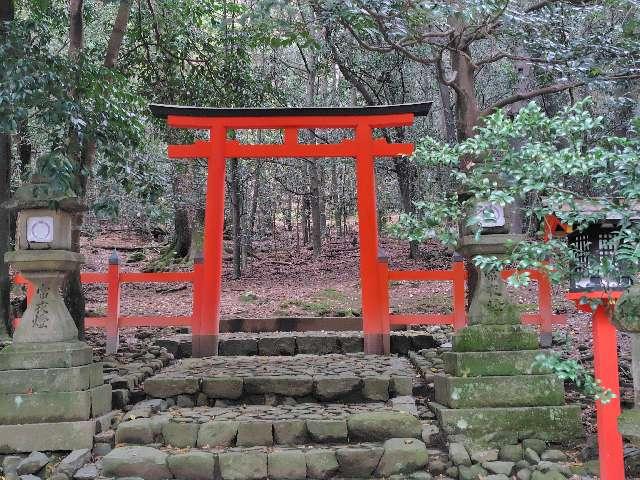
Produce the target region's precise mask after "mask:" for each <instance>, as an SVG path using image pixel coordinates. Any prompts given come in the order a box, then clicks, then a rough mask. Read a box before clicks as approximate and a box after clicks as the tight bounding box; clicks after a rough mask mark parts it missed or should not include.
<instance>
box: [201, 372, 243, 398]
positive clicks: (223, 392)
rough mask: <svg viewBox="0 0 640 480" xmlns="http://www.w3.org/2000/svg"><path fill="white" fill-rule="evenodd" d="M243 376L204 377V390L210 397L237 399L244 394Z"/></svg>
mask: <svg viewBox="0 0 640 480" xmlns="http://www.w3.org/2000/svg"><path fill="white" fill-rule="evenodd" d="M242 390H243V380H242V378H241V377H212V378H203V379H202V391H203V392H204V393H205V395H207V397H209V398H226V399H237V398H240V397H241V396H242Z"/></svg>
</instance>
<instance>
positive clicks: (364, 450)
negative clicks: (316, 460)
mask: <svg viewBox="0 0 640 480" xmlns="http://www.w3.org/2000/svg"><path fill="white" fill-rule="evenodd" d="M383 452H384V450H383V449H382V448H380V447H365V446H362V447H347V448H339V449H338V450H336V459H337V460H338V464H339V465H340V470H339V472H340V474H341V475H344V476H346V477H360V478H371V476H372V474H373V471H374V470H375V469H376V467H377V466H378V463H379V462H380V458H381V457H382V454H383Z"/></svg>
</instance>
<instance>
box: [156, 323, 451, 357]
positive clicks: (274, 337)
mask: <svg viewBox="0 0 640 480" xmlns="http://www.w3.org/2000/svg"><path fill="white" fill-rule="evenodd" d="M444 341H446V334H445V333H444V331H443V330H442V329H440V330H437V331H435V332H433V333H432V332H427V331H420V330H403V331H396V332H391V334H390V345H391V353H394V354H400V355H406V354H407V353H408V352H409V351H410V350H415V351H417V350H421V349H425V348H432V347H435V346H437V345H439V344H440V343H443V342H444ZM155 343H156V345H158V346H160V347H164V348H166V349H167V351H168V352H169V353H171V354H173V355H174V356H175V357H176V358H186V357H190V356H191V335H190V334H188V333H178V334H173V335H169V336H165V337H162V338H159V339H157V340H156V342H155ZM363 349H364V337H363V335H362V332H361V331H318V332H313V331H311V332H266V333H250V332H239V333H221V334H220V339H219V354H220V355H223V356H229V355H234V356H238V355H239V356H248V355H269V356H283V355H297V354H301V355H326V354H331V353H359V352H362V351H363Z"/></svg>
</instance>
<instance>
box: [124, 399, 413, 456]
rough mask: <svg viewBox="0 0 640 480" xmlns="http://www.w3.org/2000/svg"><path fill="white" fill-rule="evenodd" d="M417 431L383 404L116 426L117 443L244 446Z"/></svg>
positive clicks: (217, 410) (166, 416) (215, 412)
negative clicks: (160, 442)
mask: <svg viewBox="0 0 640 480" xmlns="http://www.w3.org/2000/svg"><path fill="white" fill-rule="evenodd" d="M133 411H135V407H134V409H133ZM125 418H126V417H125ZM154 431H155V432H157V433H155V434H154ZM159 432H161V433H162V437H160V436H159ZM421 432H422V425H421V422H420V421H419V420H418V419H417V418H416V417H415V416H413V415H411V414H409V413H407V412H405V411H402V410H396V409H393V408H392V407H389V406H386V405H385V404H382V403H365V404H318V403H307V404H296V405H280V406H277V407H270V406H263V405H241V406H240V405H239V406H235V407H225V408H221V407H194V408H170V409H169V410H167V411H164V412H161V413H158V414H156V415H154V414H151V415H150V417H142V418H141V417H138V418H134V419H131V420H125V421H122V422H121V423H120V424H119V425H118V428H117V430H116V442H117V443H128V444H136V445H144V444H150V443H154V442H158V441H162V442H163V444H165V445H171V446H173V447H179V446H182V447H194V446H198V447H233V446H245V447H249V446H270V445H273V444H280V445H306V444H310V443H335V442H358V441H384V440H387V439H389V438H394V437H399V438H410V437H413V438H420V435H421Z"/></svg>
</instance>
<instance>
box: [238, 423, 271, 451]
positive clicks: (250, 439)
mask: <svg viewBox="0 0 640 480" xmlns="http://www.w3.org/2000/svg"><path fill="white" fill-rule="evenodd" d="M236 445H237V446H238V447H258V446H260V447H269V446H271V445H273V425H272V424H271V422H240V424H239V425H238V438H237V440H236Z"/></svg>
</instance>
